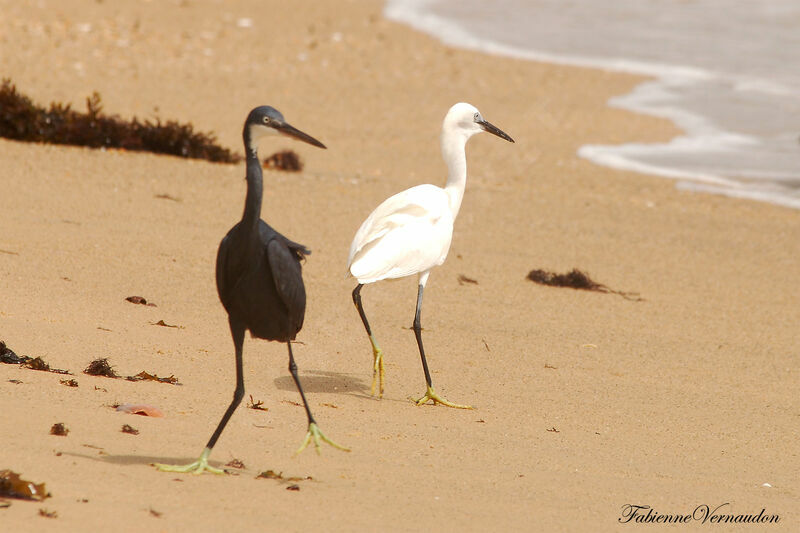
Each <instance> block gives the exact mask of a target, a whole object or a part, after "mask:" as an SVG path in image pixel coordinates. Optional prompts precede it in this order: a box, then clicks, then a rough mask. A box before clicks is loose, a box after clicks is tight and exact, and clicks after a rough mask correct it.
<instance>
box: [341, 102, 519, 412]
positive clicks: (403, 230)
mask: <svg viewBox="0 0 800 533" xmlns="http://www.w3.org/2000/svg"><path fill="white" fill-rule="evenodd" d="M481 131H488V132H489V133H492V134H494V135H497V136H498V137H501V138H503V139H505V140H507V141H510V142H514V140H513V139H512V138H511V137H509V136H508V135H507V134H505V133H504V132H503V131H501V130H500V129H498V128H497V127H496V126H494V125H492V124H490V123H489V122H487V121H486V120H484V119H483V117H482V116H481V114H480V112H479V111H478V110H477V109H476V108H475V107H474V106H472V105H470V104H466V103H458V104H455V105H454V106H453V107H451V108H450V110H449V111H448V112H447V115H446V116H445V118H444V122H443V124H442V136H441V145H442V155H443V157H444V160H445V163H446V164H447V171H448V172H447V182H446V184H445V187H444V188H441V187H437V186H435V185H428V184H426V185H417V186H416V187H412V188H410V189H407V190H405V191H403V192H400V193H398V194H395V195H394V196H392V197H390V198H388V199H386V200H384V201H383V202H382V203H381V204H380V205H379V206H378V207H377V208H376V209H375V210H374V211H373V212H372V213H371V214H370V215H369V216H368V217H367V219H366V220H365V221H364V223H363V224H361V227H360V228H359V229H358V231H357V232H356V235H355V237H354V238H353V243H352V244H351V245H350V255H349V257H348V259H347V267H348V270H349V272H350V274H351V275H352V276H353V277H355V278H356V279H357V280H358V286H357V287H356V288H355V290H354V291H353V301H354V303H355V304H356V307H357V308H358V311H359V314H360V315H361V319H362V321H363V322H364V327H365V328H366V330H367V334H368V335H369V337H370V341H371V342H372V351H373V355H374V369H373V370H374V373H373V382H372V389H373V393H374V391H375V378H376V376H378V375H379V376H380V389H379V390H380V394H381V395H383V377H384V376H383V374H384V372H383V359H382V356H383V352H382V351H381V350H380V348H378V344H377V342H376V341H375V337H374V336H373V335H372V332H371V330H370V327H369V322H368V321H367V317H366V314H365V313H364V310H363V307H362V306H361V296H360V292H361V287H362V286H363V285H364V284H367V283H374V282H376V281H380V280H382V279H394V278H401V277H404V276H410V275H412V274H419V290H418V293H417V312H416V315H415V317H414V332H415V334H416V337H417V344H418V346H419V351H420V356H421V358H422V366H423V370H424V371H425V379H426V381H427V384H428V392H427V393H426V395H425V396H423V397H422V398H421V399H420V400H418V401H417V403H418V404H421V403H425V402H426V401H428V400H432V401H433V402H434V403H441V404H444V405H448V406H450V407H466V406H463V405H457V404H452V403H450V402H448V401H447V400H444V399H442V398H440V397H439V396H438V395H436V393H435V392H434V391H433V388H432V387H431V379H430V373H429V372H428V366H427V362H426V361H425V351H424V349H423V347H422V336H421V330H422V328H421V326H420V309H421V307H422V292H423V289H424V288H425V284H426V283H427V281H428V275H429V274H430V271H431V269H432V268H434V267H436V266H439V265H441V264H442V263H444V261H445V259H446V258H447V253H448V252H449V250H450V243H451V241H452V239H453V223H454V222H455V219H456V216H457V215H458V211H459V209H460V207H461V200H462V199H463V197H464V189H465V187H466V183H467V160H466V153H465V146H466V144H467V141H468V140H469V138H470V137H472V136H473V135H475V134H476V133H480V132H481Z"/></svg>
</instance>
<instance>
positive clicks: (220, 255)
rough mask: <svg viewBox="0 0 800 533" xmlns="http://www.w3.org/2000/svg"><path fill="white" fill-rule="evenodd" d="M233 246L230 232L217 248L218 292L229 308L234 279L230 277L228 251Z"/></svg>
mask: <svg viewBox="0 0 800 533" xmlns="http://www.w3.org/2000/svg"><path fill="white" fill-rule="evenodd" d="M230 247H231V236H230V233H229V234H228V235H225V237H224V238H223V239H222V242H220V243H219V249H218V250H217V271H216V276H217V293H218V294H219V299H220V301H221V302H222V306H223V307H224V308H225V309H226V310H227V309H228V303H229V300H230V297H231V293H232V289H233V283H232V280H230V279H228V276H229V270H230V269H229V268H228V252H229V250H230Z"/></svg>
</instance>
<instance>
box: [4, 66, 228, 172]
mask: <svg viewBox="0 0 800 533" xmlns="http://www.w3.org/2000/svg"><path fill="white" fill-rule="evenodd" d="M0 137H6V138H8V139H13V140H16V141H26V142H46V143H52V144H69V145H75V146H88V147H90V148H101V147H105V148H121V149H124V150H134V151H146V152H154V153H157V154H168V155H175V156H179V157H187V158H193V159H207V160H209V161H213V162H219V163H237V162H239V161H241V160H242V156H241V155H239V154H236V153H233V152H231V151H230V150H228V149H227V148H223V147H221V146H219V145H217V143H216V138H215V137H214V135H213V134H212V133H200V132H195V131H194V127H193V126H192V125H191V124H181V123H179V122H176V121H174V120H168V121H166V122H164V123H162V122H161V119H158V118H157V119H155V121H154V122H153V121H150V120H145V121H143V122H142V121H139V119H137V118H136V117H134V118H133V119H132V120H129V121H126V120H123V119H121V118H120V117H118V116H116V115H105V114H104V113H103V107H102V105H101V101H100V95H99V94H98V93H96V92H95V93H94V94H92V96H91V97H89V98H87V99H86V112H85V113H80V112H78V111H73V110H72V109H71V107H70V105H69V104H66V105H65V104H62V103H58V102H52V103H51V104H50V108H49V109H46V108H44V107H42V106H39V105H37V104H35V103H33V101H32V100H31V99H30V98H28V97H27V96H25V95H24V94H21V93H19V92H18V91H17V88H16V86H14V85H13V84H12V83H11V80H10V79H4V80H3V82H2V85H0Z"/></svg>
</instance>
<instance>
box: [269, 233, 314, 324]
mask: <svg viewBox="0 0 800 533" xmlns="http://www.w3.org/2000/svg"><path fill="white" fill-rule="evenodd" d="M307 253H310V252H309V251H308V250H307V249H306V247H305V246H303V245H301V244H297V243H295V242H292V241H290V240H288V239H281V238H275V239H271V240H270V241H269V244H267V259H268V261H269V267H270V270H271V271H272V278H273V279H274V280H275V289H276V290H277V291H278V296H279V297H280V299H281V301H282V302H283V304H284V305H285V306H286V310H287V311H288V313H289V323H290V325H291V327H292V328H294V330H295V332H297V331H300V328H302V327H303V317H304V316H305V312H306V289H305V286H304V285H303V275H302V271H301V267H300V260H301V259H302V258H303V257H304V256H305V254H307Z"/></svg>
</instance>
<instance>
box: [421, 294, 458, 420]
mask: <svg viewBox="0 0 800 533" xmlns="http://www.w3.org/2000/svg"><path fill="white" fill-rule="evenodd" d="M424 289H425V286H424V285H422V284H420V285H419V290H418V291H417V312H416V313H415V314H414V335H415V336H416V337H417V346H419V356H420V358H421V359H422V370H423V371H425V382H426V383H427V385H428V389H427V392H425V396H423V397H422V398H420V399H418V400H414V401H415V402H416V404H417V405H422V404H424V403H427V402H428V401H432V402H433V403H434V404H437V403H440V404H442V405H446V406H447V407H455V408H456V409H472V407H470V406H469V405H460V404H457V403H452V402H449V401H447V400H445V399H444V398H442V397H441V396H439V395H438V394H436V392H435V391H434V390H433V385H432V384H431V373H430V371H428V362H427V361H426V360H425V348H424V347H423V346H422V324H421V323H420V315H421V314H422V291H423V290H424Z"/></svg>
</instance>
